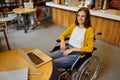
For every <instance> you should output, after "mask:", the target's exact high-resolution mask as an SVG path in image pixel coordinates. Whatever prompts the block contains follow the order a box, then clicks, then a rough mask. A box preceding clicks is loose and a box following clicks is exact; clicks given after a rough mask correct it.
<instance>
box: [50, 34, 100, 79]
mask: <svg viewBox="0 0 120 80" xmlns="http://www.w3.org/2000/svg"><path fill="white" fill-rule="evenodd" d="M101 34H102V33H101V32H97V33H96V34H95V35H94V40H96V36H97V35H101ZM68 40H69V37H67V38H65V41H66V45H68V43H67V41H68ZM56 42H57V43H56V45H55V47H54V48H53V49H52V50H51V51H50V53H53V52H55V51H58V50H60V45H59V43H60V39H58V40H56ZM95 50H97V48H96V47H94V49H93V52H89V53H88V52H83V53H82V54H81V56H80V57H78V58H77V60H76V61H75V62H74V64H73V65H72V66H69V67H67V68H64V69H62V70H61V71H60V75H59V77H58V80H95V79H96V77H97V75H98V73H99V70H100V61H99V58H98V57H97V56H93V55H92V54H93V53H94V51H95Z"/></svg>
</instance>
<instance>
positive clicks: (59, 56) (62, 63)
mask: <svg viewBox="0 0 120 80" xmlns="http://www.w3.org/2000/svg"><path fill="white" fill-rule="evenodd" d="M70 48H73V47H72V46H71V45H69V46H68V49H70ZM49 56H51V57H52V58H53V73H52V76H51V80H57V78H58V72H57V70H58V68H66V67H69V66H72V64H73V63H74V62H75V60H76V59H77V58H78V57H79V56H80V52H77V53H70V54H69V55H67V56H64V54H63V52H62V51H60V52H59V53H51V54H50V55H49Z"/></svg>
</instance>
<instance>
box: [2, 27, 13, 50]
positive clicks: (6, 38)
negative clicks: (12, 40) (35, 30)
mask: <svg viewBox="0 0 120 80" xmlns="http://www.w3.org/2000/svg"><path fill="white" fill-rule="evenodd" d="M0 26H2V25H0ZM0 32H3V34H4V37H5V40H6V44H7V47H8V50H10V49H11V47H10V44H9V41H8V37H7V34H6V31H5V29H4V28H0Z"/></svg>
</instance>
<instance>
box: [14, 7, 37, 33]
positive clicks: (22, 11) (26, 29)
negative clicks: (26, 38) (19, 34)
mask: <svg viewBox="0 0 120 80" xmlns="http://www.w3.org/2000/svg"><path fill="white" fill-rule="evenodd" d="M36 11H37V8H33V9H26V8H21V7H20V8H15V9H13V12H14V13H17V14H25V15H26V20H27V23H26V26H24V30H25V33H27V31H28V29H29V21H28V14H29V13H34V15H35V16H36Z"/></svg>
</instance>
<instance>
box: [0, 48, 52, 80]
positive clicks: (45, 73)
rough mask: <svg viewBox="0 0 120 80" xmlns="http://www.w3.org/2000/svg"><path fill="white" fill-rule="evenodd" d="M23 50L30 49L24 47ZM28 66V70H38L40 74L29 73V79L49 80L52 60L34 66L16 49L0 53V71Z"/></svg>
mask: <svg viewBox="0 0 120 80" xmlns="http://www.w3.org/2000/svg"><path fill="white" fill-rule="evenodd" d="M24 50H25V52H28V51H30V50H31V49H24ZM26 67H27V68H29V72H30V73H32V72H40V73H42V74H41V75H29V80H49V79H50V76H51V74H52V61H49V62H48V63H46V64H44V65H42V66H40V67H38V68H35V67H33V66H32V65H31V64H29V62H28V61H27V60H26V59H25V58H24V57H23V56H22V55H21V54H19V52H18V50H9V51H5V52H1V53H0V71H8V70H17V69H22V68H26Z"/></svg>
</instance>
